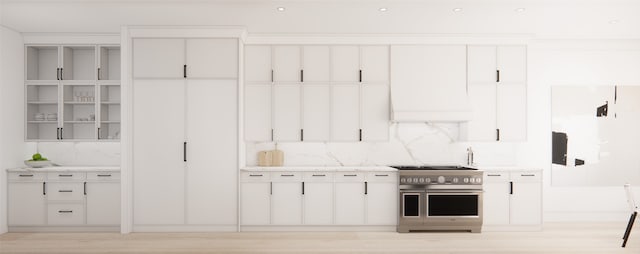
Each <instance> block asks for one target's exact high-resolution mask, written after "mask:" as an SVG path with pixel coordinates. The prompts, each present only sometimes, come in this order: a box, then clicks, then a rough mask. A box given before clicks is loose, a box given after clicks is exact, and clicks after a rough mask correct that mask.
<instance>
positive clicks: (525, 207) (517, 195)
mask: <svg viewBox="0 0 640 254" xmlns="http://www.w3.org/2000/svg"><path fill="white" fill-rule="evenodd" d="M514 174H516V176H515V177H514ZM512 178H513V195H511V224H512V225H539V224H542V183H541V177H540V173H512Z"/></svg>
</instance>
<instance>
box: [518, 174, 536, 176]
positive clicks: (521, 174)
mask: <svg viewBox="0 0 640 254" xmlns="http://www.w3.org/2000/svg"><path fill="white" fill-rule="evenodd" d="M520 176H536V175H535V174H520Z"/></svg>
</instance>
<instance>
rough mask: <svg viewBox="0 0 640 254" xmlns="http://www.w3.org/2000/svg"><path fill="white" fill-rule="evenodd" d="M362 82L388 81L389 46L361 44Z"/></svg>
mask: <svg viewBox="0 0 640 254" xmlns="http://www.w3.org/2000/svg"><path fill="white" fill-rule="evenodd" d="M360 52H361V63H360V65H361V67H362V82H367V83H385V84H386V83H389V47H388V46H362V47H361V48H360Z"/></svg>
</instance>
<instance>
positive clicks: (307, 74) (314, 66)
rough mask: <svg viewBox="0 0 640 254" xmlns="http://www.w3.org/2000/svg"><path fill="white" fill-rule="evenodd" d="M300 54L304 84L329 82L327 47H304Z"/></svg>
mask: <svg viewBox="0 0 640 254" xmlns="http://www.w3.org/2000/svg"><path fill="white" fill-rule="evenodd" d="M302 52H303V53H302V54H303V55H302V58H303V63H302V68H303V70H304V82H327V81H329V77H330V73H329V72H330V64H331V63H330V61H329V55H330V54H329V46H304V47H302Z"/></svg>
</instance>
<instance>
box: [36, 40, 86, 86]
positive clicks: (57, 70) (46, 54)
mask: <svg viewBox="0 0 640 254" xmlns="http://www.w3.org/2000/svg"><path fill="white" fill-rule="evenodd" d="M26 57H27V59H26V60H27V61H26V62H27V68H26V69H27V73H26V80H33V81H35V80H94V79H95V77H96V70H97V69H96V68H95V66H96V46H95V45H88V46H27V47H26Z"/></svg>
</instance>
